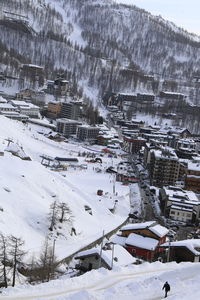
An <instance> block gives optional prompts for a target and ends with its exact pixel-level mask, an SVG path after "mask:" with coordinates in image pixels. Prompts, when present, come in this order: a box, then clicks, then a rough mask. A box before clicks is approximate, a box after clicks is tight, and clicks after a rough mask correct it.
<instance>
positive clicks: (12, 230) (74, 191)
mask: <svg viewBox="0 0 200 300" xmlns="http://www.w3.org/2000/svg"><path fill="white" fill-rule="evenodd" d="M0 126H1V135H0V147H1V150H5V149H6V148H10V147H11V145H18V147H23V150H24V152H25V153H26V155H28V156H30V157H31V159H32V160H31V161H26V160H22V159H20V158H19V157H16V156H13V155H12V154H11V153H10V152H7V151H5V152H4V156H1V157H0V170H1V176H0V207H1V210H0V214H1V222H0V232H2V233H3V234H5V235H10V234H12V235H14V236H16V237H21V238H22V239H24V240H25V249H26V250H27V251H28V255H27V260H28V258H29V257H30V256H31V255H32V254H33V253H35V254H36V256H37V255H38V253H39V252H40V250H41V247H42V245H43V243H44V239H45V237H46V236H47V234H49V233H51V232H50V231H49V227H50V221H49V220H48V215H49V213H50V205H51V204H52V203H53V202H54V201H56V202H57V203H58V204H59V203H63V202H64V203H67V205H68V206H69V208H70V210H71V215H72V219H73V222H72V224H71V223H70V224H68V223H62V224H61V223H58V224H57V225H56V229H55V230H54V232H53V234H52V233H51V234H50V235H51V236H52V241H53V239H54V238H56V255H57V256H58V258H59V259H62V258H64V257H66V256H68V255H70V254H71V253H73V252H75V251H77V250H78V249H80V248H82V247H84V246H86V245H87V244H89V243H91V242H93V241H95V240H96V239H98V238H99V237H101V236H102V232H103V230H105V233H106V232H109V231H111V230H112V229H114V228H115V227H117V226H118V225H120V224H121V223H123V221H124V220H125V219H126V217H127V215H128V213H129V206H130V203H129V195H128V191H129V190H128V187H125V186H121V184H119V183H116V191H117V192H118V199H119V209H118V210H116V212H115V214H112V213H111V212H110V210H109V208H110V206H112V205H113V204H112V202H113V201H114V200H113V199H112V188H113V183H112V182H110V181H111V179H110V175H109V174H105V173H104V172H102V173H96V172H95V171H94V170H93V167H94V166H96V167H97V165H93V166H88V169H87V170H82V171H81V170H79V169H76V170H75V169H74V168H68V170H67V171H63V172H55V171H52V170H50V169H49V168H46V167H44V166H42V165H41V163H40V162H41V158H40V155H41V154H45V155H50V156H52V157H56V156H61V157H70V156H72V157H77V156H78V152H79V151H82V152H83V151H85V149H84V148H82V147H81V145H80V146H78V145H77V144H76V145H73V144H72V145H70V144H66V143H63V144H60V143H59V144H58V143H56V142H53V141H50V140H48V139H47V138H45V137H44V136H41V135H40V134H38V133H37V132H35V131H33V129H31V127H29V128H27V127H26V126H24V125H23V124H21V123H19V122H16V121H12V120H9V119H7V118H4V117H2V116H1V117H0ZM30 129H31V130H30ZM7 138H9V139H12V141H13V143H11V145H10V146H9V147H7V143H8V141H7ZM79 161H80V163H81V161H82V162H84V158H79ZM84 163H85V162H84ZM110 163H111V160H110V158H106V157H105V158H103V165H102V166H103V167H105V168H106V167H107V165H110ZM85 164H86V163H85ZM99 188H100V189H102V190H104V191H107V192H108V197H107V206H106V205H104V204H105V201H106V198H105V199H104V201H103V200H102V202H101V201H99V200H100V199H99V196H97V195H96V192H97V189H99ZM110 197H111V198H110ZM114 199H116V198H114ZM108 203H110V204H109V205H108ZM85 206H88V207H90V208H91V211H92V215H90V214H89V213H88V212H87V211H86V210H85ZM102 219H103V220H104V222H103V223H102ZM72 226H73V227H74V228H75V229H76V233H77V235H76V236H75V235H73V236H71V235H70V234H71V229H72Z"/></svg>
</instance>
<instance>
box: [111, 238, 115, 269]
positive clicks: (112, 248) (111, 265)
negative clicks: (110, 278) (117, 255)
mask: <svg viewBox="0 0 200 300" xmlns="http://www.w3.org/2000/svg"><path fill="white" fill-rule="evenodd" d="M114 246H115V244H112V262H111V269H112V268H113V261H114Z"/></svg>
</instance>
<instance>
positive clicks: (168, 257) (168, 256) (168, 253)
mask: <svg viewBox="0 0 200 300" xmlns="http://www.w3.org/2000/svg"><path fill="white" fill-rule="evenodd" d="M170 247H171V240H170V239H169V248H168V252H167V262H169V259H170Z"/></svg>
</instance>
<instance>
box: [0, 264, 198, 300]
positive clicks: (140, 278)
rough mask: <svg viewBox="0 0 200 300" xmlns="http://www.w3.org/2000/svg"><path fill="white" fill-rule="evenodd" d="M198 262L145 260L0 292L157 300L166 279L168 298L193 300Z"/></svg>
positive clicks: (46, 296) (5, 296)
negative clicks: (121, 266) (132, 264)
mask: <svg viewBox="0 0 200 300" xmlns="http://www.w3.org/2000/svg"><path fill="white" fill-rule="evenodd" d="M199 271H200V265H199V263H181V264H176V263H168V264H161V263H152V264H149V263H145V264H143V265H139V266H129V267H126V268H117V269H114V270H113V271H107V270H105V269H100V270H98V271H94V270H93V271H90V272H87V273H86V274H85V275H82V276H79V277H77V278H72V279H64V278H62V279H60V280H55V281H52V282H50V283H46V284H41V285H37V286H36V287H34V286H31V287H30V286H22V287H18V288H13V289H7V290H4V291H3V294H2V296H1V299H8V300H11V299H13V300H14V299H15V300H17V299H20V300H22V299H26V300H29V299H38V300H39V299H42V300H45V299H56V300H64V299H65V300H67V299H70V300H72V299H73V300H79V299H81V300H89V299H96V300H97V299H98V300H105V299H113V300H116V299H119V300H122V299H127V300H132V299H134V300H158V299H162V298H163V297H164V291H162V287H163V284H164V282H165V281H168V282H169V283H170V285H171V291H170V292H169V295H168V297H169V299H176V300H180V299H183V300H188V299H191V300H196V299H198V298H199V296H200V292H199V288H198V285H199Z"/></svg>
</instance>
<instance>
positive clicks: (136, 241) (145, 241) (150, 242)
mask: <svg viewBox="0 0 200 300" xmlns="http://www.w3.org/2000/svg"><path fill="white" fill-rule="evenodd" d="M126 245H130V246H135V247H138V248H142V249H146V250H152V251H153V250H155V248H156V247H157V245H158V241H157V240H155V239H152V238H149V237H144V236H141V235H139V234H135V233H131V234H130V235H129V236H128V238H127V240H126Z"/></svg>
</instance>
